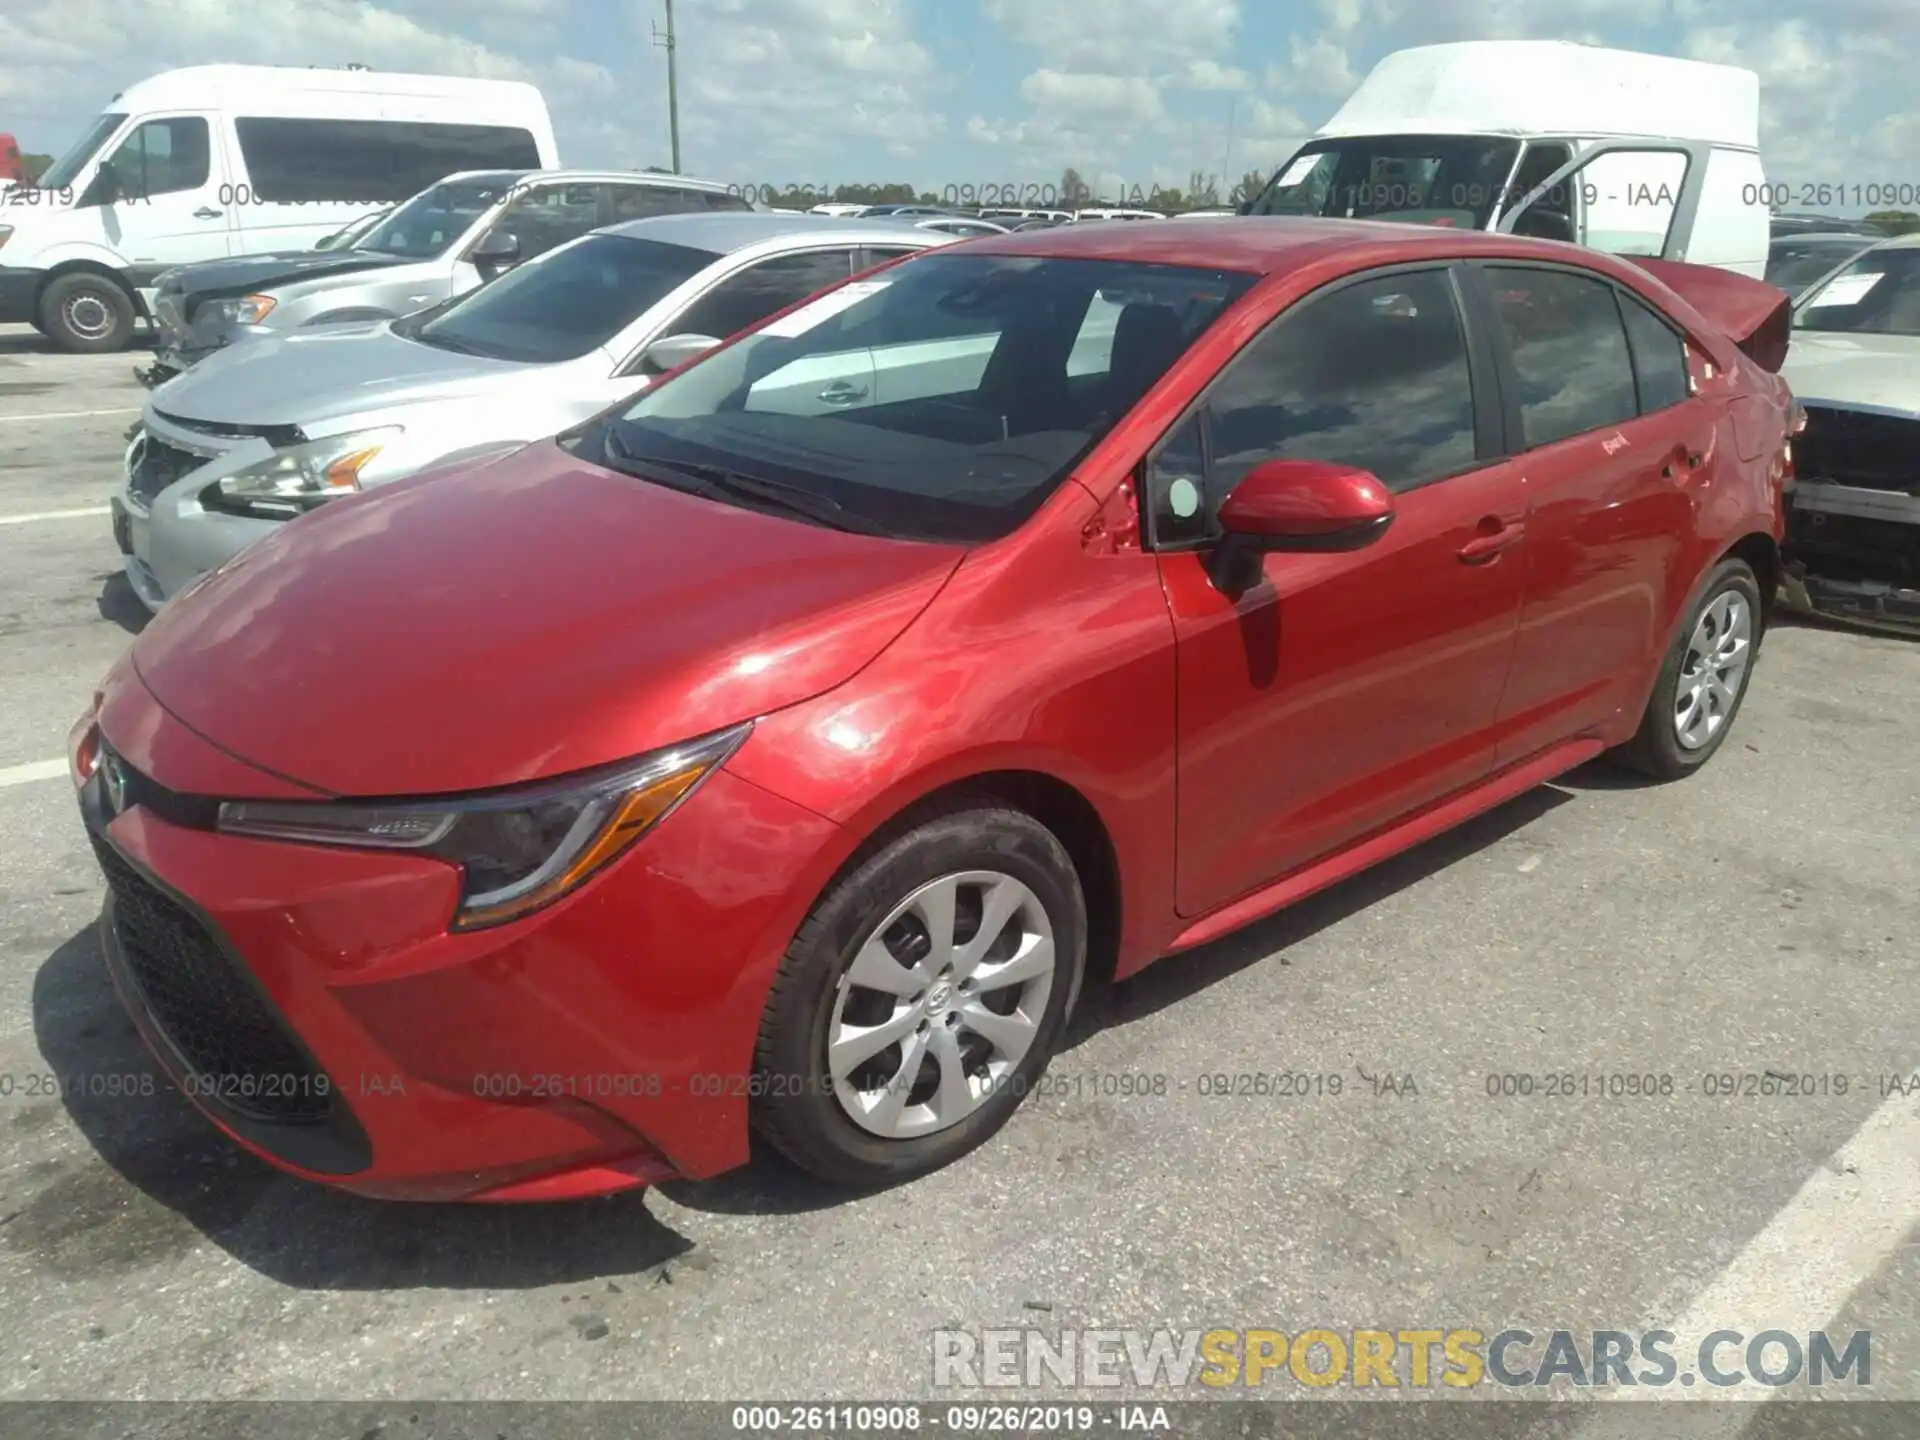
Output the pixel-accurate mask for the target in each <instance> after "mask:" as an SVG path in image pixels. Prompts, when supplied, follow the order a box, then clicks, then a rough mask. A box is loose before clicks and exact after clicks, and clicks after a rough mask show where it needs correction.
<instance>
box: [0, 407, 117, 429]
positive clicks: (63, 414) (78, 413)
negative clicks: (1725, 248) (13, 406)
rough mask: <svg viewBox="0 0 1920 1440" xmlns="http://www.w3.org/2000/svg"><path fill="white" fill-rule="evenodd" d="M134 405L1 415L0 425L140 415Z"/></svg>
mask: <svg viewBox="0 0 1920 1440" xmlns="http://www.w3.org/2000/svg"><path fill="white" fill-rule="evenodd" d="M140 409H141V407H140V406H138V405H134V406H131V407H123V408H121V409H117V410H52V411H49V412H47V413H46V414H44V415H0V425H27V424H31V423H32V422H33V421H35V420H91V419H93V418H94V417H95V416H97V415H138V414H139V413H140Z"/></svg>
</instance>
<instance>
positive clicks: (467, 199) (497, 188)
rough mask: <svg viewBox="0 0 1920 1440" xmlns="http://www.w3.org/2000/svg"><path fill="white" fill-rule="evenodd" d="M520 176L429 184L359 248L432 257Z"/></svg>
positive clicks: (509, 174) (510, 174) (356, 245)
mask: <svg viewBox="0 0 1920 1440" xmlns="http://www.w3.org/2000/svg"><path fill="white" fill-rule="evenodd" d="M519 178H520V177H519V172H517V171H513V172H503V173H501V174H498V175H477V176H474V177H472V178H471V179H466V180H445V181H442V182H441V183H440V184H438V185H432V186H429V187H428V188H427V189H425V190H422V191H421V192H420V193H419V194H418V195H416V196H414V197H413V198H412V199H411V200H409V201H407V202H406V203H405V204H404V205H402V206H401V207H400V208H399V209H397V210H395V211H394V212H393V213H392V214H391V215H389V216H387V218H386V219H385V220H382V221H381V222H380V223H379V224H378V225H376V226H375V227H374V228H373V229H372V230H371V231H369V232H368V233H367V234H366V235H363V236H362V237H361V238H360V239H359V240H357V241H356V242H354V245H353V248H354V249H355V250H364V251H371V252H372V253H373V254H376V255H393V256H397V257H398V258H400V259H402V260H431V259H433V258H434V257H435V256H437V255H440V254H443V253H445V251H446V250H447V249H448V248H449V247H450V246H452V245H453V243H454V242H455V241H456V240H458V239H459V238H460V237H461V236H462V235H464V234H466V233H467V231H468V230H470V229H472V228H473V222H474V221H476V220H478V219H479V218H480V217H481V216H482V215H484V214H486V213H487V211H489V210H491V209H492V208H493V207H494V206H495V205H497V204H498V203H499V202H500V201H501V200H503V199H505V198H506V195H507V192H508V191H509V190H511V189H512V188H513V182H514V181H515V180H517V179H519Z"/></svg>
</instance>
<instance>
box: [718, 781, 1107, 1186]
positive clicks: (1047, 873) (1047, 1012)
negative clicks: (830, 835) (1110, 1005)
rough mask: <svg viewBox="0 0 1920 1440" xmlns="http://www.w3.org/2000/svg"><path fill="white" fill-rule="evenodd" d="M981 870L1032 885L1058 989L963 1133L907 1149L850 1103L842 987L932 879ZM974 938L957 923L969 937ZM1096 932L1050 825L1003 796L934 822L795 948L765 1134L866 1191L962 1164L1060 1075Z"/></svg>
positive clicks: (770, 1023) (767, 1036)
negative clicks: (1057, 1057) (838, 1024)
mask: <svg viewBox="0 0 1920 1440" xmlns="http://www.w3.org/2000/svg"><path fill="white" fill-rule="evenodd" d="M968 871H995V872H998V873H1000V874H1002V875H1007V876H1011V877H1013V878H1014V879H1016V880H1018V881H1020V882H1021V883H1022V884H1024V885H1025V886H1026V887H1027V889H1028V891H1030V892H1031V894H1032V896H1033V897H1034V898H1035V899H1036V900H1037V901H1038V902H1039V905H1040V908H1041V909H1043V910H1044V911H1045V913H1046V919H1047V922H1048V924H1049V925H1050V926H1051V929H1052V932H1053V941H1054V964H1053V970H1052V979H1051V983H1050V988H1049V990H1048V992H1047V995H1046V999H1045V1002H1044V1005H1043V1006H1042V1007H1041V1015H1040V1019H1039V1021H1038V1023H1037V1025H1036V1026H1035V1033H1034V1036H1033V1039H1032V1042H1031V1045H1030V1048H1029V1049H1028V1050H1027V1052H1026V1054H1025V1056H1024V1058H1023V1059H1021V1061H1020V1062H1019V1063H1018V1064H1017V1065H1015V1066H1014V1067H1013V1068H1012V1069H1011V1071H1010V1072H1009V1073H1008V1074H1006V1075H1005V1076H1004V1077H1003V1078H1002V1079H1001V1080H1000V1081H999V1082H998V1083H997V1084H996V1085H995V1087H994V1088H993V1090H992V1092H991V1093H989V1094H988V1095H987V1096H986V1098H985V1099H983V1100H980V1101H978V1103H977V1105H976V1108H974V1109H973V1110H972V1111H971V1112H970V1113H968V1114H967V1115H966V1117H965V1118H964V1119H962V1120H960V1121H959V1122H958V1123H955V1124H951V1125H949V1126H948V1127H947V1128H944V1129H936V1130H933V1131H931V1132H930V1133H926V1134H922V1135H917V1136H912V1137H910V1138H904V1139H901V1138H888V1137H885V1136H882V1135H879V1134H875V1133H872V1132H871V1131H869V1130H867V1129H863V1128H862V1127H861V1126H860V1125H858V1124H856V1123H855V1122H854V1120H853V1119H852V1117H851V1116H850V1115H849V1114H848V1112H847V1110H846V1109H844V1108H843V1107H842V1105H841V1102H840V1100H839V1099H838V1098H837V1097H836V1095H835V1094H834V1090H833V1084H832V1080H831V1077H830V1072H829V1070H828V1068H827V1039H828V1034H829V1029H830V1025H831V1023H832V1021H833V1018H834V1013H835V1007H836V1004H837V1003H838V1002H839V997H840V991H841V987H842V985H843V982H845V981H846V977H847V973H848V971H849V969H850V968H851V967H852V964H853V961H854V958H855V956H856V955H857V954H858V953H859V951H860V949H861V948H862V947H863V946H864V945H865V943H866V942H867V941H868V939H869V938H871V937H872V935H873V933H874V932H875V930H876V929H877V927H878V926H879V925H880V924H881V922H883V921H884V920H885V919H886V918H887V916H888V915H889V914H890V913H891V912H892V911H893V910H894V909H895V907H896V906H898V905H900V904H902V903H903V902H905V901H906V900H907V899H908V897H910V896H912V895H913V894H914V893H915V892H916V891H917V890H919V889H920V887H922V886H924V885H927V884H929V883H930V882H932V881H935V880H937V879H939V878H941V877H943V876H948V875H956V874H961V873H963V872H968ZM963 923H964V922H963ZM961 929H962V926H960V925H956V927H955V933H956V938H958V936H959V934H960V931H961ZM1086 936H1087V912H1086V899H1085V896H1084V895H1083V893H1082V891H1081V887H1080V878H1079V875H1078V874H1077V873H1076V871H1075V870H1074V867H1073V861H1072V859H1071V858H1070V857H1069V856H1068V854H1067V851H1066V849H1065V847H1064V846H1062V845H1061V843H1060V841H1059V840H1058V839H1057V838H1056V837H1055V836H1054V835H1053V833H1052V832H1051V831H1050V830H1048V829H1047V828H1046V827H1045V826H1043V825H1041V824H1039V823H1038V822H1037V821H1035V820H1034V819H1033V818H1032V817H1031V816H1029V815H1026V814H1024V813H1022V812H1020V811H1018V810H1011V809H1007V808H1004V807H1003V806H1001V805H1000V804H999V803H997V802H996V801H994V800H992V799H981V800H977V801H974V802H972V803H970V804H963V805H960V806H956V807H954V808H950V809H948V810H946V811H944V812H936V813H932V814H930V815H928V816H927V817H926V818H924V819H922V820H920V821H919V822H918V823H917V824H913V825H912V826H911V828H908V829H906V830H905V831H904V833H902V834H900V835H899V836H898V838H896V839H893V840H891V841H888V842H886V843H884V844H882V845H880V846H879V847H878V848H877V849H875V850H874V851H873V853H871V854H870V855H868V856H867V857H866V858H865V859H864V860H862V861H860V862H859V863H858V864H856V865H855V866H854V868H853V869H852V870H851V871H850V872H849V873H848V874H846V875H845V876H844V877H843V878H842V879H841V880H840V881H839V882H837V883H836V884H835V885H834V886H833V887H832V888H831V889H829V890H828V891H827V893H826V894H825V895H824V896H823V897H822V898H821V900H820V901H819V903H817V904H816V905H815V906H814V908H813V911H812V913H811V914H810V915H808V917H807V920H806V923H805V924H804V925H802V926H801V927H800V932H799V934H797V935H796V936H795V937H794V940H793V943H792V945H790V946H789V947H788V948H787V954H786V958H785V960H784V961H783V962H782V963H781V966H780V971H779V973H778V975H777V976H776V977H775V979H774V982H773V989H772V993H771V994H770V995H769V997H768V1000H767V1008H766V1011H765V1013H764V1015H763V1017H762V1019H761V1023H760V1037H759V1045H758V1048H757V1052H756V1056H755V1072H756V1073H755V1076H754V1099H753V1101H752V1104H753V1106H754V1112H753V1119H754V1126H755V1129H756V1130H757V1131H758V1133H759V1134H760V1135H761V1137H762V1138H764V1139H765V1140H766V1141H767V1142H768V1143H769V1144H771V1145H772V1146H773V1147H774V1148H775V1149H777V1150H778V1151H780V1153H782V1154H783V1155H785V1156H786V1157H787V1158H788V1159H789V1160H791V1161H793V1163H794V1164H796V1165H798V1166H799V1167H800V1168H801V1169H803V1170H806V1171H807V1172H809V1173H810V1174H812V1175H814V1176H817V1177H818V1178H820V1179H822V1180H825V1181H827V1182H829V1183H830V1184H834V1185H844V1186H848V1187H853V1188H866V1187H872V1186H877V1185H885V1184H890V1183H893V1182H896V1181H900V1180H905V1179H909V1178H911V1177H913V1176H916V1175H922V1174H925V1173H927V1172H928V1171H931V1170H937V1169H939V1168H940V1167H941V1166H943V1165H947V1164H949V1163H951V1162H952V1161H954V1160H956V1159H958V1158H959V1157H960V1156H962V1155H964V1154H966V1153H967V1152H968V1151H969V1150H972V1149H973V1148H974V1147H975V1146H977V1145H980V1144H982V1143H983V1142H984V1141H986V1140H987V1139H988V1137H990V1136H991V1135H992V1134H993V1133H994V1132H995V1131H997V1130H998V1129H999V1128H1000V1127H1001V1126H1002V1125H1004V1124H1005V1123H1006V1122H1007V1120H1008V1118H1009V1117H1010V1116H1011V1115H1012V1114H1013V1112H1014V1110H1015V1109H1017V1108H1018V1107H1019V1104H1020V1102H1021V1100H1022V1099H1023V1098H1024V1097H1025V1095H1026V1093H1027V1091H1028V1090H1029V1089H1030V1088H1031V1087H1032V1086H1033V1084H1034V1082H1035V1081H1036V1080H1037V1079H1038V1078H1039V1076H1040V1075H1041V1073H1042V1072H1043V1071H1044V1070H1045V1069H1046V1066H1047V1062H1048V1060H1049V1059H1050V1058H1051V1057H1052V1054H1053V1049H1054V1046H1055V1045H1056V1044H1057V1043H1058V1041H1059V1038H1060V1033H1061V1030H1062V1028H1063V1027H1064V1025H1065V1023H1066V1017H1067V1013H1068V1010H1069V1007H1070V1005H1071V1003H1072V999H1073V997H1074V995H1075V994H1077V993H1078V990H1079V984H1080V978H1081V973H1082V971H1083V969H1084V967H1085V963H1086ZM856 988H857V987H856ZM869 993H872V992H869ZM903 1003H904V1002H903ZM929 1023H937V1022H929ZM956 1033H964V1032H956ZM968 1043H973V1042H968ZM896 1053H897V1047H890V1048H889V1050H886V1051H882V1052H881V1058H879V1059H878V1060H877V1061H876V1062H875V1063H878V1064H881V1065H882V1066H890V1065H893V1064H896V1063H897V1060H895V1059H887V1058H885V1057H888V1056H890V1055H895V1054H896ZM921 1073H925V1072H921ZM935 1073H937V1070H936V1072H935ZM911 1093H912V1092H910V1094H911Z"/></svg>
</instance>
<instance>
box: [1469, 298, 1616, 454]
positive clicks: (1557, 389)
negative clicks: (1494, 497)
mask: <svg viewBox="0 0 1920 1440" xmlns="http://www.w3.org/2000/svg"><path fill="white" fill-rule="evenodd" d="M1487 274H1488V278H1489V279H1490V280H1491V281H1492V285H1493V290H1494V297H1495V302H1496V305H1497V308H1498V312H1499V317H1500V328H1501V330H1502V332H1503V333H1504V335H1505V337H1506V341H1507V347H1508V350H1509V352H1510V353H1511V355H1512V357H1513V368H1514V372H1515V374H1516V375H1517V377H1518V379H1519V382H1520V422H1521V428H1522V430H1523V433H1524V435H1525V439H1526V444H1527V446H1528V447H1529V448H1532V447H1534V446H1539V445H1551V444H1552V443H1553V442H1554V441H1556V440H1564V439H1566V438H1567V437H1568V436H1570V435H1582V434H1585V433H1586V432H1587V431H1589V430H1599V429H1601V428H1603V427H1605V426H1608V425H1618V424H1620V423H1622V422H1623V421H1626V420H1631V419H1633V418H1634V417H1635V416H1636V415H1638V414H1639V413H1640V401H1639V396H1638V393H1637V392H1636V390H1635V387H1634V372H1633V359H1632V352H1631V351H1630V349H1629V348H1628V345H1627V331H1626V327H1625V325H1624V324H1623V323H1622V322H1621V319H1620V307H1619V305H1618V304H1617V303H1616V302H1615V300H1614V289H1613V286H1612V285H1610V284H1608V283H1607V282H1606V281H1605V280H1601V279H1598V278H1597V277H1590V276H1582V275H1573V274H1570V273H1568V272H1567V271H1564V270H1544V269H1542V270H1535V269H1524V268H1520V267H1517V266H1503V265H1494V266H1489V267H1487Z"/></svg>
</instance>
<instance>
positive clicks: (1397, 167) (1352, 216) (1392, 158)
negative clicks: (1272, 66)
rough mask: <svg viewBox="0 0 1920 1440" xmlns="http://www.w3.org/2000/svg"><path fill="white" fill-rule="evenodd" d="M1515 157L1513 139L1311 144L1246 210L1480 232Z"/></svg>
mask: <svg viewBox="0 0 1920 1440" xmlns="http://www.w3.org/2000/svg"><path fill="white" fill-rule="evenodd" d="M1519 155H1520V142H1519V141H1518V140H1497V139H1491V138H1488V137H1486V136H1480V135H1360V136H1353V137H1350V138H1344V139H1335V140H1315V141H1313V142H1312V143H1311V144H1308V145H1305V146H1303V147H1302V148H1301V150H1300V152H1299V154H1297V155H1295V156H1294V157H1293V159H1292V160H1291V161H1289V162H1288V163H1287V165H1286V167H1285V168H1284V169H1282V170H1279V171H1278V172H1276V173H1275V174H1274V177H1273V178H1272V179H1271V180H1269V181H1268V182H1267V188H1266V189H1265V190H1262V191H1261V192H1260V194H1259V196H1258V198H1256V199H1255V200H1254V202H1253V204H1252V206H1251V207H1249V209H1248V211H1247V213H1248V214H1250V215H1318V216H1321V217H1324V218H1328V219H1342V220H1400V221H1412V222H1416V223H1424V224H1428V225H1436V224H1438V225H1454V226H1458V227H1460V228H1461V229H1473V230H1484V229H1486V228H1487V222H1488V221H1490V220H1491V219H1492V218H1493V211H1494V207H1495V206H1496V205H1497V204H1498V203H1499V201H1500V199H1501V197H1502V196H1503V194H1504V193H1505V191H1506V186H1507V177H1508V176H1509V175H1510V174H1511V173H1512V172H1513V162H1514V161H1515V160H1516V159H1517V158H1519Z"/></svg>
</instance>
